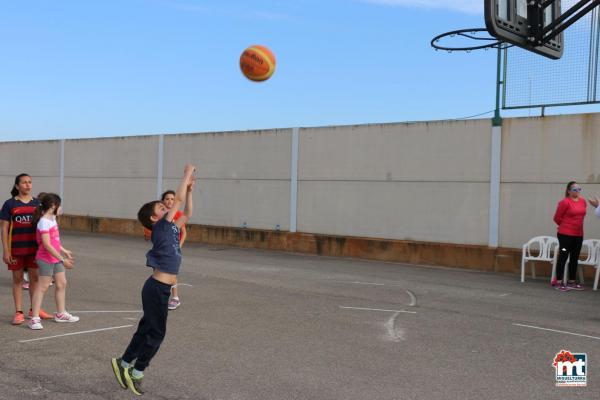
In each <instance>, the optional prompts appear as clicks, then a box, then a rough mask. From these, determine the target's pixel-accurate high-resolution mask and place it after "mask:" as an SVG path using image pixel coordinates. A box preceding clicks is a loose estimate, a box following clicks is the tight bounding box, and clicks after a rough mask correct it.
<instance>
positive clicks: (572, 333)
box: [513, 324, 600, 340]
mask: <svg viewBox="0 0 600 400" xmlns="http://www.w3.org/2000/svg"><path fill="white" fill-rule="evenodd" d="M513 325H514V326H521V327H523V328H531V329H539V330H541V331H549V332H556V333H564V334H567V335H573V336H581V337H586V338H590V339H596V340H600V337H597V336H590V335H582V334H581V333H574V332H567V331H559V330H556V329H549V328H542V327H540V326H532V325H523V324H513Z"/></svg>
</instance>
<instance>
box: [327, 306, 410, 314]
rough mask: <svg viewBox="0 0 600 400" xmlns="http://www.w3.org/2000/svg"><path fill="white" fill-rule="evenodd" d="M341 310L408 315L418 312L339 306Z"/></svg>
mask: <svg viewBox="0 0 600 400" xmlns="http://www.w3.org/2000/svg"><path fill="white" fill-rule="evenodd" d="M339 307H340V308H344V309H349V310H364V311H384V312H395V313H406V314H416V313H417V312H416V311H406V310H382V309H380V308H364V307H344V306H339Z"/></svg>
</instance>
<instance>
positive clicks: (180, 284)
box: [171, 283, 194, 289]
mask: <svg viewBox="0 0 600 400" xmlns="http://www.w3.org/2000/svg"><path fill="white" fill-rule="evenodd" d="M177 286H189V287H194V286H193V285H190V284H189V283H177V284H175V285H173V286H171V289H173V288H174V287H177Z"/></svg>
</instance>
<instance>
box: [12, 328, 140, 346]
mask: <svg viewBox="0 0 600 400" xmlns="http://www.w3.org/2000/svg"><path fill="white" fill-rule="evenodd" d="M132 326H133V325H122V326H111V327H110V328H102V329H94V330H91V331H81V332H71V333H65V334H63V335H54V336H46V337H41V338H36V339H28V340H19V343H27V342H35V341H38V340H46V339H54V338H58V337H63V336H73V335H81V334H84V333H93V332H102V331H109V330H112V329H122V328H131V327H132Z"/></svg>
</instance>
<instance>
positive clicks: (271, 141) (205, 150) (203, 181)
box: [163, 129, 292, 230]
mask: <svg viewBox="0 0 600 400" xmlns="http://www.w3.org/2000/svg"><path fill="white" fill-rule="evenodd" d="M291 132H292V131H291V129H282V130H268V131H255V132H227V133H203V134H193V135H172V136H165V145H164V147H165V155H164V180H163V188H164V189H165V190H167V189H173V190H176V189H177V184H178V183H179V181H180V180H181V176H182V175H183V167H184V165H185V164H186V162H192V163H195V164H196V165H198V167H199V171H198V174H197V176H198V190H197V191H196V194H197V196H195V211H194V216H193V218H192V222H193V223H197V224H204V225H218V226H237V227H239V226H243V225H244V223H245V224H246V226H248V227H253V228H258V229H275V228H276V226H277V225H279V226H280V229H282V230H288V229H289V220H290V218H289V214H290V157H291Z"/></svg>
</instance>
